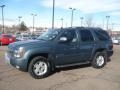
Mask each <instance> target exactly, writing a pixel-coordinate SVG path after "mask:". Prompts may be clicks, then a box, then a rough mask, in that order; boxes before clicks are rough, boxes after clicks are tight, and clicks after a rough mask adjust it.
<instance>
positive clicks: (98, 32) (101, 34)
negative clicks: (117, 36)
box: [95, 30, 110, 41]
mask: <svg viewBox="0 0 120 90" xmlns="http://www.w3.org/2000/svg"><path fill="white" fill-rule="evenodd" d="M95 34H96V36H97V38H98V39H99V40H101V41H106V40H109V39H110V36H109V35H108V33H107V32H106V31H103V30H95Z"/></svg>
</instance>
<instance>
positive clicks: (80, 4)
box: [42, 0, 120, 13]
mask: <svg viewBox="0 0 120 90" xmlns="http://www.w3.org/2000/svg"><path fill="white" fill-rule="evenodd" d="M42 5H43V6H45V7H49V8H52V0H42ZM55 6H56V8H62V9H68V8H69V7H74V8H77V9H78V10H80V11H81V12H83V13H96V12H106V11H107V12H108V11H114V10H118V9H120V8H119V7H120V1H119V0H55Z"/></svg>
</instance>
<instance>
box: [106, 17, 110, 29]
mask: <svg viewBox="0 0 120 90" xmlns="http://www.w3.org/2000/svg"><path fill="white" fill-rule="evenodd" d="M109 19H110V16H106V20H107V27H106V29H107V30H108V29H109V27H108V25H109Z"/></svg>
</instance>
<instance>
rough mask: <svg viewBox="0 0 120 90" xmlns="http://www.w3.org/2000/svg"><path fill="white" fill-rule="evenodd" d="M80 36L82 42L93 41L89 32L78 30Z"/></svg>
mask: <svg viewBox="0 0 120 90" xmlns="http://www.w3.org/2000/svg"><path fill="white" fill-rule="evenodd" d="M80 36H81V41H82V42H91V41H94V38H93V36H92V33H91V32H90V31H89V30H80Z"/></svg>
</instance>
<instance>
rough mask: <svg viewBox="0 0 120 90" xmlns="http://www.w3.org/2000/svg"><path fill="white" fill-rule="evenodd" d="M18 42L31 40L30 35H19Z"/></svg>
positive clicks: (17, 36)
mask: <svg viewBox="0 0 120 90" xmlns="http://www.w3.org/2000/svg"><path fill="white" fill-rule="evenodd" d="M16 39H17V41H25V40H30V39H31V38H30V35H28V34H18V35H16Z"/></svg>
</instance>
